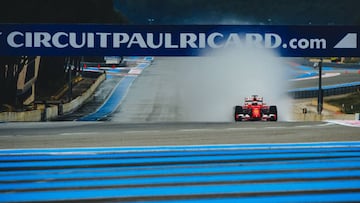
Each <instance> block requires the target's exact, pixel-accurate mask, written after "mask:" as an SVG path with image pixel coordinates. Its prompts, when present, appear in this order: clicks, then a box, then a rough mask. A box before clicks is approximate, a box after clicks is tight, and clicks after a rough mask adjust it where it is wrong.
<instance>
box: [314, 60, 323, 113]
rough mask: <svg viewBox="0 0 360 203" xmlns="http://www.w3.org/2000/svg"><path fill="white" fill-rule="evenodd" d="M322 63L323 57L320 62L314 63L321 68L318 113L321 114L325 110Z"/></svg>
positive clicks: (315, 66)
mask: <svg viewBox="0 0 360 203" xmlns="http://www.w3.org/2000/svg"><path fill="white" fill-rule="evenodd" d="M322 63H323V59H322V58H320V61H319V62H318V63H315V64H314V68H319V89H318V105H317V113H318V114H319V115H321V112H322V110H323V103H324V95H323V89H322Z"/></svg>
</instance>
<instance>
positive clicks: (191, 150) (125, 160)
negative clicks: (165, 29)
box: [0, 60, 360, 202]
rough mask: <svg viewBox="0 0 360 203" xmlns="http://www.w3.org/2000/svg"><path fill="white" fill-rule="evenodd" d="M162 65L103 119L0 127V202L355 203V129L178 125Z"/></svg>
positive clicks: (359, 157)
mask: <svg viewBox="0 0 360 203" xmlns="http://www.w3.org/2000/svg"><path fill="white" fill-rule="evenodd" d="M164 62H165V63H162V64H160V66H157V65H156V63H155V64H153V66H150V68H151V67H154V68H153V69H146V70H145V71H144V72H143V74H142V75H141V76H139V77H138V78H137V79H136V80H135V81H134V83H133V84H132V86H131V87H130V91H129V92H128V93H127V94H126V97H125V100H123V101H122V103H121V106H120V108H119V109H118V110H117V112H116V113H115V114H113V115H112V116H110V117H108V118H107V119H108V120H111V121H100V122H99V121H98V122H88V121H84V122H42V123H1V124H0V148H1V149H2V150H0V201H2V202H56V201H62V202H84V201H86V202H238V201H241V202H359V201H360V153H359V152H360V144H359V142H358V141H359V136H360V131H359V129H360V128H358V127H348V126H343V125H338V124H336V123H332V122H238V123H235V122H231V121H230V122H216V121H211V122H204V121H202V122H201V121H196V122H193V121H191V122H186V119H187V117H186V116H184V113H182V112H183V110H182V109H181V108H182V106H177V107H176V108H174V104H175V105H176V104H177V102H179V101H181V100H179V98H181V97H180V95H181V94H178V93H181V92H176V91H173V90H174V87H175V85H176V84H177V83H176V80H175V79H176V77H175V78H172V77H165V78H166V80H164V77H163V76H164V75H165V76H173V75H174V73H173V72H172V71H174V70H173V69H164V70H165V71H163V70H162V69H161V67H163V68H164V67H167V66H169V63H170V64H173V63H176V60H175V61H174V60H170V61H168V60H165V61H164ZM158 65H159V64H158ZM159 67H160V69H159ZM354 74H355V73H354ZM339 78H340V77H339ZM333 79H334V78H333ZM174 80H175V82H174ZM171 85H173V86H171ZM169 86H170V87H169ZM136 121H137V122H136ZM256 143H258V144H256ZM281 143H283V144H281Z"/></svg>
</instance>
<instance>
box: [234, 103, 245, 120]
mask: <svg viewBox="0 0 360 203" xmlns="http://www.w3.org/2000/svg"><path fill="white" fill-rule="evenodd" d="M239 114H243V108H242V106H235V112H234V119H235V121H241V120H242V118H241V117H239V116H238V115H239Z"/></svg>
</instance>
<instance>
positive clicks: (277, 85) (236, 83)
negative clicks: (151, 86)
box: [178, 47, 291, 122]
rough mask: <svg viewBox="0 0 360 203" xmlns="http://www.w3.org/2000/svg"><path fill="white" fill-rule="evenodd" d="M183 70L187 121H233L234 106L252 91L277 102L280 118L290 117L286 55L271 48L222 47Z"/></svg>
mask: <svg viewBox="0 0 360 203" xmlns="http://www.w3.org/2000/svg"><path fill="white" fill-rule="evenodd" d="M197 61H198V62H197ZM179 65H181V64H179ZM187 65H188V64H187ZM182 70H184V71H185V72H186V75H185V73H184V75H183V74H179V77H178V80H179V81H180V83H181V84H180V85H179V88H180V90H181V95H182V97H181V99H182V101H181V105H182V109H183V116H184V120H186V121H209V122H228V121H233V120H234V107H235V106H236V105H242V104H243V102H244V98H245V97H249V96H251V95H260V96H261V97H263V98H264V101H265V102H266V103H267V104H269V105H270V104H271V105H276V106H277V111H278V120H279V121H287V120H291V110H290V106H291V100H290V99H289V97H288V95H287V91H288V89H289V88H288V77H287V76H288V75H287V73H288V71H287V70H286V66H285V63H284V59H282V58H280V57H278V56H276V55H275V54H274V53H272V52H271V51H270V50H265V49H259V48H248V47H247V48H231V49H226V50H224V49H222V50H219V51H215V52H212V53H209V54H208V55H207V56H205V57H202V58H201V60H196V62H195V63H193V64H191V67H189V66H187V67H183V69H182Z"/></svg>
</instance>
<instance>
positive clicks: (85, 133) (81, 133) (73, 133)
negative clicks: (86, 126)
mask: <svg viewBox="0 0 360 203" xmlns="http://www.w3.org/2000/svg"><path fill="white" fill-rule="evenodd" d="M96 134H98V135H100V134H101V133H100V132H69V133H60V134H59V135H65V136H68V135H96Z"/></svg>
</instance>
